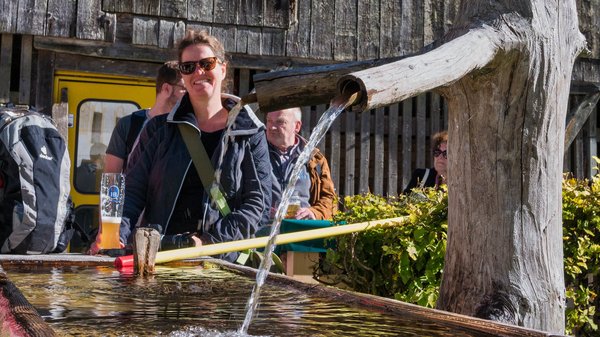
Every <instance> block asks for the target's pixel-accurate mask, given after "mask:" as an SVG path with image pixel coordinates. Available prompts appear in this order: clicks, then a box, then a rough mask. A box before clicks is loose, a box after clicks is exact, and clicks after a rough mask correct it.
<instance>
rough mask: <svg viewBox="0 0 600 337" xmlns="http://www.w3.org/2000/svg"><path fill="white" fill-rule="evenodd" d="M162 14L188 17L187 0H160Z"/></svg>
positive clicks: (168, 16)
mask: <svg viewBox="0 0 600 337" xmlns="http://www.w3.org/2000/svg"><path fill="white" fill-rule="evenodd" d="M160 16H161V17H162V18H165V17H167V18H178V19H187V0H168V1H165V0H163V1H160Z"/></svg>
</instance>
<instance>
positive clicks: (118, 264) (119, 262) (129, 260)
mask: <svg viewBox="0 0 600 337" xmlns="http://www.w3.org/2000/svg"><path fill="white" fill-rule="evenodd" d="M132 267H133V255H125V256H119V257H117V258H115V268H117V269H123V268H132Z"/></svg>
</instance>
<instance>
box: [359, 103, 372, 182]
mask: <svg viewBox="0 0 600 337" xmlns="http://www.w3.org/2000/svg"><path fill="white" fill-rule="evenodd" d="M370 161H371V111H364V112H362V113H361V115H360V161H359V165H360V167H359V172H360V176H359V181H358V192H359V193H367V192H370V189H369V174H370V172H369V166H370Z"/></svg>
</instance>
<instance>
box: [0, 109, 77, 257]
mask: <svg viewBox="0 0 600 337" xmlns="http://www.w3.org/2000/svg"><path fill="white" fill-rule="evenodd" d="M70 167H71V161H70V159H69V154H68V152H67V146H66V144H65V141H64V139H63V138H62V137H61V135H60V134H59V132H58V130H57V129H56V127H55V125H54V124H53V122H52V121H51V120H50V119H49V118H47V117H45V116H43V115H41V114H38V113H36V112H33V111H29V110H24V109H21V110H19V109H16V108H2V107H0V253H12V254H43V253H49V252H54V251H57V250H64V248H65V247H66V242H64V241H65V235H64V232H65V220H67V217H68V215H69V212H70V202H69V192H70V183H69V171H70ZM61 234H63V235H62V238H61ZM61 240H62V241H63V242H60V241H61ZM67 241H68V240H67ZM57 248H58V249H57Z"/></svg>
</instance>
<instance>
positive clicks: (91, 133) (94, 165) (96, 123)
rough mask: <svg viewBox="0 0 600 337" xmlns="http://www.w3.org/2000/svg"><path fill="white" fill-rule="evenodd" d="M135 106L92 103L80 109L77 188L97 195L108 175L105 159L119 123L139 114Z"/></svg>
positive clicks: (100, 101)
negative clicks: (105, 174) (127, 117)
mask: <svg viewBox="0 0 600 337" xmlns="http://www.w3.org/2000/svg"><path fill="white" fill-rule="evenodd" d="M139 109H140V108H139V106H138V105H137V104H136V103H135V102H131V101H129V102H127V101H109V100H94V99H89V100H85V101H83V102H81V104H80V105H79V107H78V108H77V138H76V139H77V145H76V148H77V156H76V158H75V160H74V161H73V164H74V165H76V166H75V167H76V169H75V180H74V186H75V188H76V189H77V190H78V191H79V192H80V193H90V194H96V193H98V191H99V186H100V179H101V177H102V172H103V171H104V155H105V153H106V148H107V146H108V143H109V141H110V136H111V135H112V131H113V129H114V128H115V125H116V124H117V121H118V120H119V119H120V118H121V117H123V116H126V115H128V114H130V113H132V112H134V111H136V110H139Z"/></svg>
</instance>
